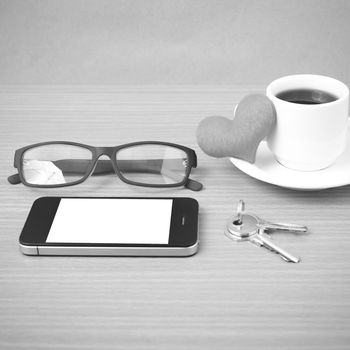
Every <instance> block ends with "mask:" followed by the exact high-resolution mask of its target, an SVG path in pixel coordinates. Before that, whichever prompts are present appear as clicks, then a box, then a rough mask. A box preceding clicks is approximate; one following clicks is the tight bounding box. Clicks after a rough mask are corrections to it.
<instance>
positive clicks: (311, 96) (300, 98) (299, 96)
mask: <svg viewBox="0 0 350 350" xmlns="http://www.w3.org/2000/svg"><path fill="white" fill-rule="evenodd" d="M276 97H278V98H279V99H281V100H284V101H287V102H292V103H300V104H303V105H319V104H322V103H328V102H333V101H335V100H337V99H338V98H337V96H335V95H333V94H330V93H329V92H326V91H322V90H316V89H295V90H286V91H282V92H280V93H279V94H277V95H276Z"/></svg>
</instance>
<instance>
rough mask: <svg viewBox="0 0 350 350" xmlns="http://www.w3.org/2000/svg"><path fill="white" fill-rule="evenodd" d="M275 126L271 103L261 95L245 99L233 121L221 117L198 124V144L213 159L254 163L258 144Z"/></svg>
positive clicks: (274, 115)
mask: <svg viewBox="0 0 350 350" xmlns="http://www.w3.org/2000/svg"><path fill="white" fill-rule="evenodd" d="M275 124H276V111H275V107H274V105H273V103H272V102H271V101H270V100H269V99H268V98H267V97H266V96H264V95H258V94H254V95H248V96H246V97H244V98H243V99H242V100H241V101H240V103H239V104H238V105H237V107H236V110H235V117H234V119H233V120H231V119H227V118H224V117H220V116H215V117H208V118H205V119H204V120H202V121H201V122H200V124H199V125H198V129H197V142H198V145H199V146H200V148H201V149H202V150H203V152H205V153H206V154H208V155H209V156H212V157H217V158H222V157H234V158H239V159H243V160H246V161H248V162H250V163H254V162H255V156H256V151H257V149H258V146H259V144H260V142H261V141H262V140H263V139H264V138H265V137H267V136H268V135H269V134H270V132H271V131H272V129H273V128H274V126H275Z"/></svg>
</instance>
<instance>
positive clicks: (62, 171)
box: [22, 144, 92, 185]
mask: <svg viewBox="0 0 350 350" xmlns="http://www.w3.org/2000/svg"><path fill="white" fill-rule="evenodd" d="M91 162H92V153H91V151H90V150H88V149H86V148H83V147H79V146H74V145H65V144H51V145H43V146H38V147H34V148H31V149H29V150H27V151H25V153H24V154H23V159H22V174H23V177H24V179H25V181H26V182H27V183H29V184H32V185H62V184H67V183H72V182H75V181H78V180H81V179H82V178H83V177H84V176H86V174H87V173H88V170H89V169H90V167H91Z"/></svg>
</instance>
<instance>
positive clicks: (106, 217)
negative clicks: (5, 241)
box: [19, 197, 198, 256]
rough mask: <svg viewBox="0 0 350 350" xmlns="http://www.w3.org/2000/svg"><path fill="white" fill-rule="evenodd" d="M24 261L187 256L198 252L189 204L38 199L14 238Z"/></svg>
mask: <svg viewBox="0 0 350 350" xmlns="http://www.w3.org/2000/svg"><path fill="white" fill-rule="evenodd" d="M19 244H20V249H21V251H22V253H23V254H26V255H83V256H86V255H97V256H189V255H193V254H195V253H196V252H197V249H198V202H197V201H196V200H195V199H193V198H180V197H176V198H139V197H131V198H130V197H128V198H127V197H108V198H106V197H105V198H100V197H41V198H39V199H37V200H36V201H35V202H34V203H33V206H32V208H31V210H30V212H29V215H28V218H27V220H26V223H25V225H24V227H23V230H22V233H21V235H20V238H19Z"/></svg>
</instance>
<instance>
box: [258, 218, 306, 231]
mask: <svg viewBox="0 0 350 350" xmlns="http://www.w3.org/2000/svg"><path fill="white" fill-rule="evenodd" d="M257 219H258V220H259V225H260V227H261V228H262V229H263V230H264V231H285V232H301V233H305V232H307V230H308V228H307V226H304V225H296V224H284V223H273V222H270V221H267V220H263V219H261V218H259V217H258V216H257Z"/></svg>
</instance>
